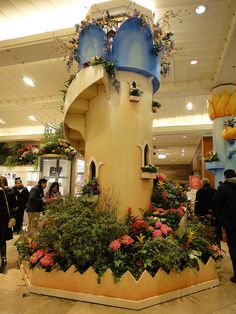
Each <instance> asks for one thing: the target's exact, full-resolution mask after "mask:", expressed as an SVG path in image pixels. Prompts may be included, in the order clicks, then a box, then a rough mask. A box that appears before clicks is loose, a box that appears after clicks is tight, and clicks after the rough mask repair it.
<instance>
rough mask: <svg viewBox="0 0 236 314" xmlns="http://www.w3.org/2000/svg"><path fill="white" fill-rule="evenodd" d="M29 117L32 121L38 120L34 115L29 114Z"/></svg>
mask: <svg viewBox="0 0 236 314" xmlns="http://www.w3.org/2000/svg"><path fill="white" fill-rule="evenodd" d="M28 118H29V119H30V120H31V121H37V120H36V118H35V117H34V116H28Z"/></svg>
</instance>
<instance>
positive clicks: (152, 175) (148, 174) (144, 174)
mask: <svg viewBox="0 0 236 314" xmlns="http://www.w3.org/2000/svg"><path fill="white" fill-rule="evenodd" d="M140 176H141V178H142V179H156V177H157V174H156V173H153V172H141V174H140Z"/></svg>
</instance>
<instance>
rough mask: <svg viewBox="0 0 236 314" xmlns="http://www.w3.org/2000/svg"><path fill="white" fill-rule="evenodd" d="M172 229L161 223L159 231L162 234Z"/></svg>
mask: <svg viewBox="0 0 236 314" xmlns="http://www.w3.org/2000/svg"><path fill="white" fill-rule="evenodd" d="M171 231H172V229H171V228H170V227H169V226H167V225H162V226H161V232H162V233H163V234H164V235H167V234H168V233H170V232H171Z"/></svg>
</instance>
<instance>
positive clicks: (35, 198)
mask: <svg viewBox="0 0 236 314" xmlns="http://www.w3.org/2000/svg"><path fill="white" fill-rule="evenodd" d="M47 184H48V182H47V179H45V178H42V179H40V180H39V181H38V184H37V185H36V186H34V187H33V188H32V189H31V190H30V192H29V191H28V189H27V187H25V186H24V185H23V183H22V180H21V178H15V185H14V187H13V188H10V187H8V182H7V179H6V177H4V176H0V256H1V264H0V273H5V271H6V266H7V241H8V240H11V239H13V232H16V233H18V234H19V233H20V231H21V230H22V226H23V219H24V214H25V211H26V212H27V214H28V230H29V231H32V230H35V229H36V228H37V224H38V220H39V217H40V213H42V212H43V211H44V210H45V206H46V205H47V204H51V203H54V202H58V201H61V200H62V195H61V193H60V191H59V184H58V182H53V183H52V184H51V186H50V188H49V190H48V191H47V192H46V193H44V190H45V189H46V188H47Z"/></svg>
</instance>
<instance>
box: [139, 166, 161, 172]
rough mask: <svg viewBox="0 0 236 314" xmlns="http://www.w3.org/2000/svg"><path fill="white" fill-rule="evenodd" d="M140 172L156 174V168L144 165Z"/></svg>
mask: <svg viewBox="0 0 236 314" xmlns="http://www.w3.org/2000/svg"><path fill="white" fill-rule="evenodd" d="M141 171H142V172H150V173H157V167H156V166H153V165H146V166H143V167H141Z"/></svg>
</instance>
